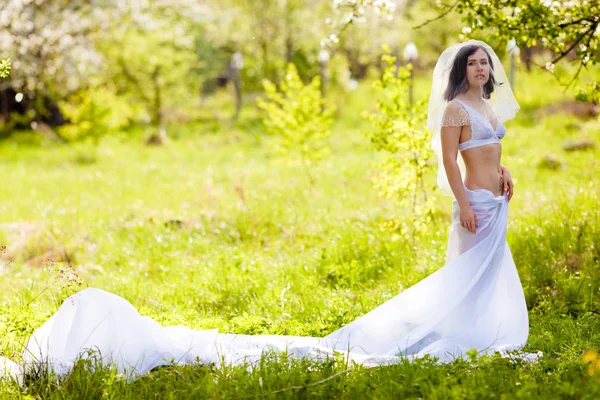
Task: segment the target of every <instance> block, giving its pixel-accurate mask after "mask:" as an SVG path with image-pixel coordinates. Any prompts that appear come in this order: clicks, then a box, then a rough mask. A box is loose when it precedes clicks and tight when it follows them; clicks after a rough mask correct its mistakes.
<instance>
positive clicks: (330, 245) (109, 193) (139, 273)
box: [0, 75, 600, 399]
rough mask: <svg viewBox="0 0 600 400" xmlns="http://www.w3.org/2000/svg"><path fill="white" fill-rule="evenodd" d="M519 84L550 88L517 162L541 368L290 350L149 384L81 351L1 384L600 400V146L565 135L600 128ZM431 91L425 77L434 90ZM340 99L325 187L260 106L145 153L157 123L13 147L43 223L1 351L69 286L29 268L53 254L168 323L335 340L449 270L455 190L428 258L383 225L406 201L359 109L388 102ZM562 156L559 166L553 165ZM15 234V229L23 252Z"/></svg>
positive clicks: (517, 232)
mask: <svg viewBox="0 0 600 400" xmlns="http://www.w3.org/2000/svg"><path fill="white" fill-rule="evenodd" d="M519 79H520V81H521V82H523V84H524V85H526V87H532V88H536V89H535V92H534V95H532V94H531V92H527V93H523V94H522V98H521V97H519V100H521V105H522V107H523V112H522V113H520V114H519V116H518V118H517V119H515V120H514V121H511V122H509V123H507V129H508V132H507V135H506V137H505V139H503V163H504V164H505V165H507V166H508V167H509V169H510V170H511V173H512V175H513V177H514V179H515V181H516V187H515V197H514V198H513V200H512V201H511V205H510V207H511V209H510V217H509V219H510V221H509V233H508V241H509V244H510V246H511V250H512V252H513V256H514V259H515V263H516V265H517V268H518V269H519V274H520V277H521V280H522V283H523V286H524V290H525V294H526V299H527V303H528V306H529V309H530V325H531V329H530V338H529V342H528V345H527V347H526V348H525V349H524V350H525V351H538V350H541V351H543V352H544V354H545V356H544V358H543V359H542V361H541V362H539V363H536V364H533V365H526V364H520V363H518V364H516V365H514V364H511V363H510V362H508V361H507V360H505V359H501V358H498V357H492V358H489V359H480V360H478V361H474V362H473V363H467V362H463V361H460V360H458V361H456V362H455V363H453V364H450V365H442V366H440V365H435V364H433V363H432V362H431V361H429V360H422V361H419V362H415V363H412V364H411V363H406V364H401V365H395V366H391V367H385V368H377V369H363V368H356V369H354V370H353V371H351V372H347V373H343V374H341V375H339V376H336V377H334V378H333V379H330V380H326V381H324V382H321V381H322V380H324V379H326V378H327V377H330V376H332V375H333V374H335V373H337V372H343V371H345V369H346V367H347V366H345V365H344V364H343V363H337V364H333V363H329V364H327V363H326V364H318V365H310V363H309V362H308V361H293V362H291V363H290V362H288V361H286V360H281V361H279V362H277V361H271V362H265V363H264V365H262V366H261V368H259V369H257V370H253V371H249V370H246V369H244V368H223V369H215V368H209V367H203V366H185V367H183V366H182V367H175V368H160V369H158V370H156V371H153V372H152V373H150V374H148V375H147V376H144V377H142V378H140V379H139V380H137V381H135V382H133V383H126V382H123V381H121V380H120V379H119V378H118V376H117V375H116V374H115V373H114V372H113V371H111V370H110V369H100V370H97V371H96V372H94V373H92V372H91V370H90V368H89V365H86V364H85V363H81V364H80V365H79V366H78V368H76V370H75V371H74V372H73V373H72V374H71V375H70V376H68V377H66V378H65V379H64V380H63V381H61V382H60V383H57V382H56V381H55V380H52V379H49V378H48V377H44V376H40V377H38V378H36V379H31V380H29V381H28V382H27V384H26V385H25V386H24V387H23V388H19V387H18V386H17V385H15V384H13V383H2V384H0V385H2V386H0V388H1V389H2V391H3V393H5V395H6V396H7V397H18V396H33V397H35V398H38V397H40V398H41V397H43V398H61V399H62V398H121V397H126V398H144V397H149V398H185V397H190V398H205V397H207V398H208V397H210V398H247V397H265V396H272V397H291V398H296V397H332V398H340V397H344V398H365V397H371V398H404V397H415V398H416V397H420V398H514V397H518V398H521V397H529V398H531V397H535V398H544V399H546V398H566V397H568V398H572V397H576V398H590V399H592V398H598V397H599V396H600V377H598V375H596V376H592V377H588V376H587V375H586V372H585V371H586V368H587V366H586V364H585V363H583V362H582V360H581V356H582V354H583V352H584V351H585V350H586V348H588V347H590V346H591V347H596V348H598V347H600V345H599V344H600V322H599V318H598V315H599V314H598V313H600V289H599V285H600V269H599V260H600V250H599V247H600V214H599V210H598V204H599V199H600V189H599V188H600V186H599V182H598V181H597V180H596V179H598V177H600V165H599V163H598V161H597V160H598V159H600V150H599V149H598V147H596V148H595V149H591V150H587V151H576V152H566V151H565V150H563V149H562V146H563V145H564V144H565V143H567V142H569V141H571V140H577V139H582V138H587V139H591V140H593V141H594V142H595V143H596V144H597V145H598V144H600V125H599V123H598V121H597V120H595V121H594V120H589V121H582V120H576V119H574V118H573V117H572V116H570V115H566V114H557V115H553V116H542V115H541V114H539V113H538V110H539V109H541V108H543V107H545V106H547V105H549V104H552V103H553V102H556V101H559V100H561V99H567V98H568V96H569V94H566V95H563V94H562V92H561V89H560V88H558V87H557V86H556V85H555V84H554V83H553V82H552V78H549V77H548V76H546V75H530V76H526V75H523V76H519ZM552 85H554V86H552ZM427 86H428V82H427V80H426V79H425V78H423V79H418V80H417V93H418V94H419V93H423V92H424V90H425V88H426V87H427ZM549 87H550V88H555V89H554V90H550V92H552V95H551V96H545V95H544V93H545V91H542V89H540V88H549ZM519 93H520V91H519V90H518V89H517V96H519ZM217 101H221V99H217ZM332 101H335V103H336V104H338V106H340V109H339V112H338V120H337V122H336V124H335V125H334V128H333V132H332V137H331V138H330V144H331V148H332V154H331V156H329V157H328V158H327V159H325V160H323V161H322V162H320V163H318V164H317V165H315V166H314V167H313V175H314V176H315V177H316V184H315V185H314V186H311V185H310V183H309V179H308V177H307V176H306V174H305V173H304V172H303V170H302V168H300V166H299V164H298V163H294V162H289V161H285V160H281V159H280V158H278V157H277V156H275V155H274V153H273V152H272V151H271V150H270V146H269V145H270V143H271V142H272V139H271V138H269V137H267V136H266V135H265V134H264V133H263V131H262V128H261V125H260V123H258V122H257V119H256V110H255V109H253V107H252V106H247V107H246V109H245V110H244V114H243V115H242V116H241V119H240V122H239V123H237V124H231V123H228V122H226V121H224V120H218V119H210V118H209V117H206V116H201V117H199V118H198V119H197V120H196V121H191V122H189V123H187V124H185V125H181V124H180V125H173V126H171V127H170V128H169V132H170V134H171V135H172V136H173V137H174V139H173V140H172V141H171V142H170V143H169V144H168V145H166V146H162V147H146V146H143V145H142V144H141V142H142V136H143V134H142V133H140V131H139V130H136V131H134V132H130V133H123V135H120V136H115V137H107V138H105V139H104V140H102V141H101V143H100V145H99V147H98V149H97V150H93V149H90V148H89V147H86V146H85V145H81V144H80V145H57V144H52V143H47V142H44V141H43V140H41V139H39V138H38V137H37V136H35V135H34V134H31V133H24V134H22V135H19V136H15V137H14V138H12V139H10V140H6V141H4V142H2V143H0V158H1V159H2V160H3V162H2V163H1V164H0V173H1V174H2V177H3V178H4V182H3V183H4V184H3V185H1V186H0V196H1V198H2V199H3V201H2V203H1V204H0V223H14V222H18V223H31V224H33V226H34V227H35V228H34V230H33V233H32V234H31V235H30V236H28V237H27V239H26V240H25V241H24V243H23V244H22V246H21V247H20V250H19V252H18V254H19V257H18V258H17V259H16V260H15V262H13V263H11V264H8V265H4V266H3V267H2V268H1V269H0V291H1V292H2V294H3V296H2V298H1V300H0V332H6V333H5V334H3V335H2V336H1V337H0V351H1V352H2V353H3V354H4V355H7V356H9V357H11V358H14V359H16V360H18V358H19V355H20V353H21V349H22V345H23V343H24V341H25V340H26V339H27V338H28V336H29V335H30V334H31V333H32V332H33V330H34V329H35V328H36V327H38V326H39V325H40V324H41V323H42V322H43V321H45V320H46V319H47V318H48V317H49V316H50V315H52V313H53V312H55V311H56V309H57V308H58V306H59V305H60V303H61V302H62V301H63V300H64V298H65V297H66V296H67V295H68V290H65V289H64V287H63V286H64V284H65V281H64V280H58V281H57V273H56V271H55V269H54V267H53V266H52V265H46V266H44V265H41V266H31V265H28V264H26V263H25V261H26V259H28V258H31V257H33V256H35V255H41V254H44V253H45V252H46V251H47V250H51V249H55V250H56V249H64V252H66V253H67V255H69V257H70V258H71V259H72V261H73V265H74V268H75V270H76V271H77V273H78V274H79V277H80V280H81V282H82V285H83V286H84V287H88V286H89V287H98V288H102V289H105V290H108V291H111V292H114V293H117V294H119V295H121V296H123V297H125V298H126V299H128V300H129V301H130V302H131V303H132V304H133V305H134V306H135V307H136V308H138V309H139V310H140V312H141V313H142V314H144V315H149V316H151V317H153V318H155V319H156V320H157V321H159V322H160V323H162V324H180V323H181V324H185V325H186V326H190V327H193V328H197V329H207V328H219V329H220V330H221V331H223V332H232V333H252V334H261V333H278V334H293V335H312V336H321V335H325V334H327V333H329V332H331V331H333V330H335V329H337V328H339V327H340V326H342V325H343V324H345V323H347V322H350V321H352V320H354V319H355V318H356V317H358V316H360V315H362V314H364V313H365V312H367V311H369V310H371V309H372V308H374V307H375V306H376V305H378V304H381V303H383V302H384V301H386V300H388V299H390V298H391V297H393V296H395V295H396V294H397V293H399V292H400V291H401V290H403V289H405V288H407V287H409V286H411V285H413V284H415V283H416V282H418V281H420V280H421V279H423V278H424V277H425V276H427V275H429V274H430V273H432V272H433V271H435V270H436V269H438V268H439V267H441V266H442V265H443V261H444V258H445V251H446V240H447V232H448V227H449V225H448V218H449V212H450V209H451V204H450V199H449V198H446V197H442V198H440V199H439V205H438V207H439V210H440V214H441V215H445V216H446V221H441V222H439V223H438V224H437V225H435V226H434V225H432V227H431V230H430V232H429V233H428V235H427V237H425V238H424V239H423V240H422V241H421V242H420V243H419V244H418V248H417V251H413V249H411V245H410V244H409V243H405V242H403V241H402V240H398V239H397V238H396V237H395V236H393V235H392V234H391V233H389V232H387V231H385V230H382V229H381V228H380V227H379V223H380V222H381V221H383V220H385V219H386V218H388V217H389V216H391V215H394V214H396V213H399V212H401V210H397V207H396V206H395V205H394V204H393V202H391V201H388V200H384V199H382V198H380V197H378V195H377V193H376V191H375V190H374V189H373V188H372V185H371V182H370V178H371V176H372V175H373V174H374V173H375V172H376V170H375V167H374V162H375V161H376V160H378V159H379V158H380V155H379V154H377V153H376V152H374V151H373V150H372V148H371V147H370V145H369V143H368V140H367V138H366V137H365V135H364V132H365V131H366V130H368V129H369V126H368V125H367V124H366V123H365V122H364V121H362V120H361V119H360V117H359V116H358V115H359V113H360V111H361V110H363V109H368V108H372V107H373V106H374V104H375V101H374V98H373V96H372V94H371V92H370V89H369V88H368V85H367V84H363V86H362V87H361V88H360V89H359V92H354V93H351V94H350V95H347V96H342V95H341V94H340V93H338V92H333V93H332ZM224 114H226V113H224ZM546 154H550V155H551V156H552V157H553V158H554V159H556V160H558V162H559V163H560V165H561V167H560V168H558V169H550V168H546V167H545V165H546V164H544V159H545V157H546ZM430 180H431V182H433V175H431V177H430ZM2 235H3V236H2ZM15 240H16V238H14V237H12V236H10V234H9V233H1V234H0V241H3V242H6V243H7V244H8V245H9V246H10V245H11V244H14V242H15ZM49 285H50V288H49V289H48V290H46V291H44V292H43V294H42V295H41V296H39V297H36V296H37V295H38V294H39V293H40V292H42V291H43V290H44V288H45V287H47V286H49ZM297 386H299V387H302V388H295V389H294V388H293V387H297ZM286 388H287V389H289V390H285V391H283V392H277V391H279V390H281V389H286ZM290 388H291V389H290Z"/></svg>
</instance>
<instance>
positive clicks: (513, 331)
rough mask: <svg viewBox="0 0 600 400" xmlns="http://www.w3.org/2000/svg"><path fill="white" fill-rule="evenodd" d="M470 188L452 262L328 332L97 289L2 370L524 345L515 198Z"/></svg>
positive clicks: (379, 359)
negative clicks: (214, 314)
mask: <svg viewBox="0 0 600 400" xmlns="http://www.w3.org/2000/svg"><path fill="white" fill-rule="evenodd" d="M465 190H466V193H467V195H468V198H469V202H470V204H471V206H472V207H473V210H474V211H475V214H476V215H477V221H478V223H479V226H478V227H477V232H476V233H471V232H469V231H468V230H466V229H464V228H462V227H461V226H460V222H459V208H458V204H457V203H456V200H454V201H453V212H452V220H453V222H452V227H451V231H450V237H449V240H448V256H447V262H446V264H445V265H444V266H443V267H442V268H440V269H439V270H437V271H436V272H434V273H433V274H431V275H429V276H428V277H426V278H425V279H423V280H422V281H420V282H418V283H417V284H415V285H413V286H412V287H410V288H408V289H406V290H405V291H403V292H401V293H400V294H398V295H397V296H396V297H394V298H392V299H390V300H388V301H387V302H385V303H384V304H382V305H380V306H378V307H377V308H375V309H373V310H372V311H370V312H369V313H367V314H365V315H363V316H361V317H359V318H357V319H356V320H355V321H353V322H351V323H349V324H347V325H345V326H343V327H341V328H340V329H338V330H336V331H335V332H333V333H331V334H329V335H327V336H325V337H323V338H318V337H305V336H283V335H238V334H225V333H219V332H218V331H217V330H216V329H212V330H193V329H189V328H186V327H183V326H181V325H179V326H171V327H163V326H161V325H160V324H158V323H157V322H156V321H154V320H152V319H151V318H149V317H145V316H141V315H140V314H139V313H138V312H137V310H136V309H135V308H134V307H133V306H132V305H131V304H130V303H129V302H128V301H127V300H125V299H123V298H122V297H119V296H117V295H115V294H111V293H108V292H105V291H102V290H99V289H93V288H90V289H85V290H82V291H81V292H79V293H77V294H75V295H73V296H71V297H69V298H68V299H67V300H65V302H64V303H63V304H62V305H61V307H60V308H59V310H58V311H57V312H56V313H55V314H54V315H53V316H52V317H51V318H50V319H48V321H46V322H45V323H44V324H43V325H42V326H41V327H40V328H39V329H37V330H36V331H35V332H34V334H33V335H32V336H31V338H30V339H29V341H28V343H27V348H26V350H25V351H24V353H23V355H24V360H25V362H24V363H23V364H21V365H17V364H14V363H11V362H10V361H8V360H6V359H4V363H3V361H2V360H1V359H0V375H1V374H2V371H3V370H4V372H5V373H10V374H13V375H19V374H22V373H23V372H24V371H25V370H26V369H27V368H29V367H31V366H32V365H35V364H40V363H43V364H46V365H49V366H50V367H51V368H52V369H54V371H55V372H56V373H58V374H64V373H66V372H68V371H69V370H70V369H71V367H72V366H73V363H74V361H75V360H76V359H77V358H79V357H83V358H86V357H89V356H90V355H94V356H95V357H97V358H99V359H101V361H102V362H103V363H105V364H112V365H114V366H116V367H117V368H118V369H119V370H120V371H121V372H122V373H124V374H126V375H127V376H130V377H135V376H136V375H138V374H143V373H146V372H147V371H149V370H151V369H152V368H154V367H156V366H159V365H168V364H174V363H175V364H186V363H193V362H200V363H204V364H211V363H214V364H216V365H220V364H221V363H225V364H229V365H236V364H243V363H249V365H253V363H255V362H256V361H258V360H259V359H260V358H261V356H264V355H265V353H267V352H270V351H271V350H274V351H276V352H286V353H288V354H291V355H294V356H297V357H310V358H317V359H318V358H327V357H329V356H330V355H332V354H334V353H335V352H341V353H343V354H344V357H345V358H346V359H349V360H354V361H356V362H357V363H360V364H363V365H366V366H376V365H383V364H391V363H395V362H399V361H400V360H402V359H403V358H409V359H413V358H417V357H423V356H424V355H426V354H429V355H431V356H435V357H438V358H439V362H448V361H452V360H453V359H455V358H457V357H462V358H466V352H467V351H468V350H470V349H472V348H475V349H476V350H477V351H478V352H480V353H485V352H489V353H493V352H495V351H498V352H500V353H501V354H503V355H505V356H506V355H507V354H508V353H507V351H510V350H518V349H520V348H521V347H522V346H524V345H525V343H526V341H527V336H528V333H529V321H528V315H527V307H526V304H525V297H524V294H523V289H522V287H521V282H520V280H519V275H518V273H517V269H516V267H515V264H514V262H513V258H512V254H511V252H510V249H509V247H508V244H507V242H506V227H507V217H508V199H507V197H506V195H503V196H497V197H495V196H494V195H493V193H492V192H490V191H489V190H485V189H478V190H470V189H468V188H466V187H465ZM508 355H509V356H515V355H514V354H508ZM540 355H541V352H538V353H532V354H528V353H522V354H520V356H519V357H520V358H524V359H527V360H535V359H536V358H537V357H538V356H540Z"/></svg>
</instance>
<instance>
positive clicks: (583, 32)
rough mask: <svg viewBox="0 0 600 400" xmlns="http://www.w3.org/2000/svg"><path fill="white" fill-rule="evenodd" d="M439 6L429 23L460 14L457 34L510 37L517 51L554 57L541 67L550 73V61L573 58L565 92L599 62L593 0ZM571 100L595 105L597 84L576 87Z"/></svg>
mask: <svg viewBox="0 0 600 400" xmlns="http://www.w3.org/2000/svg"><path fill="white" fill-rule="evenodd" d="M440 7H441V13H440V14H439V15H438V17H436V18H435V19H438V18H444V17H446V16H448V15H450V14H451V13H452V12H454V11H455V12H457V13H459V14H461V15H462V17H463V21H464V22H465V23H466V24H467V26H466V27H465V29H464V30H463V32H464V37H465V38H469V37H471V36H472V35H475V34H477V33H478V32H481V31H484V30H488V29H489V30H491V31H492V32H493V33H494V34H495V36H496V39H497V40H499V41H501V42H507V41H508V40H510V39H513V38H514V39H515V41H516V43H517V45H518V46H519V47H525V48H527V47H533V46H541V47H543V48H545V49H548V50H550V51H552V52H553V53H554V57H553V58H552V59H551V60H550V61H549V62H547V63H546V64H545V65H544V68H546V69H547V70H548V71H549V72H551V73H554V66H555V64H556V63H558V62H559V61H563V60H565V59H567V58H568V57H569V56H574V58H575V59H576V60H577V63H578V67H577V70H576V72H574V73H573V75H572V76H571V79H570V80H569V81H568V82H563V84H565V86H566V88H568V87H570V86H571V85H572V84H573V83H574V82H576V81H578V78H579V77H580V72H581V71H582V69H583V68H590V66H595V65H596V64H597V63H598V62H599V61H600V51H599V48H598V46H599V40H600V1H598V0H569V1H567V0H487V1H479V0H456V1H455V2H454V3H453V4H451V5H448V4H441V5H440ZM429 22H430V21H426V22H425V24H427V23H429ZM425 24H423V25H425ZM423 25H421V26H423ZM577 98H578V99H579V100H587V101H592V102H594V103H596V104H597V103H598V102H599V100H600V87H599V86H598V84H597V82H595V81H592V82H589V83H584V84H583V85H581V86H580V87H579V89H578V95H577Z"/></svg>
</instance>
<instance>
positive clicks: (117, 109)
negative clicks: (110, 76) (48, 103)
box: [59, 88, 136, 144]
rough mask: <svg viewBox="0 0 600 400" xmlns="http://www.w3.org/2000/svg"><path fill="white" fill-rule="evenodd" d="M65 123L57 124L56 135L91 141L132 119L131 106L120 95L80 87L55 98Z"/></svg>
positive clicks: (119, 127) (123, 126) (120, 127)
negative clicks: (57, 100)
mask: <svg viewBox="0 0 600 400" xmlns="http://www.w3.org/2000/svg"><path fill="white" fill-rule="evenodd" d="M59 107H60V110H61V112H62V113H63V115H64V116H65V118H67V120H68V121H69V124H67V125H65V126H62V127H60V135H61V137H63V138H64V139H67V140H70V141H78V140H87V139H89V140H91V141H92V142H94V143H95V144H97V143H98V140H99V139H100V138H101V137H102V136H103V135H107V134H112V133H115V132H118V131H119V130H121V129H123V128H125V127H127V126H128V125H129V123H130V122H131V121H132V120H135V116H136V113H135V109H134V108H133V107H132V106H131V105H130V103H129V102H128V101H127V98H126V97H124V96H117V95H116V94H115V93H113V92H111V91H109V90H106V89H101V88H96V89H92V90H87V91H80V92H78V93H77V94H75V95H72V96H70V97H69V100H68V101H61V102H59Z"/></svg>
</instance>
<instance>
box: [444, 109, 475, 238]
mask: <svg viewBox="0 0 600 400" xmlns="http://www.w3.org/2000/svg"><path fill="white" fill-rule="evenodd" d="M458 107H461V106H460V105H459V104H456V103H449V104H448V107H447V109H446V113H445V116H446V117H447V116H449V117H452V116H457V115H458V114H459V113H460V112H461V110H460V109H459V108H458ZM454 120H455V121H458V118H455V119H454ZM444 125H446V124H444ZM461 130H462V126H443V127H442V130H441V139H442V156H443V159H444V169H445V170H446V176H447V177H448V183H449V184H450V189H452V193H454V198H455V199H456V201H457V203H458V206H459V207H460V224H461V226H462V227H463V228H465V229H468V230H469V231H471V232H473V233H475V230H476V227H477V217H476V216H475V212H474V211H473V209H472V208H471V204H470V203H469V198H468V197H467V193H466V192H465V189H464V187H463V181H462V177H461V175H460V169H459V167H458V162H457V161H456V160H457V157H458V143H459V141H460V133H461Z"/></svg>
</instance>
